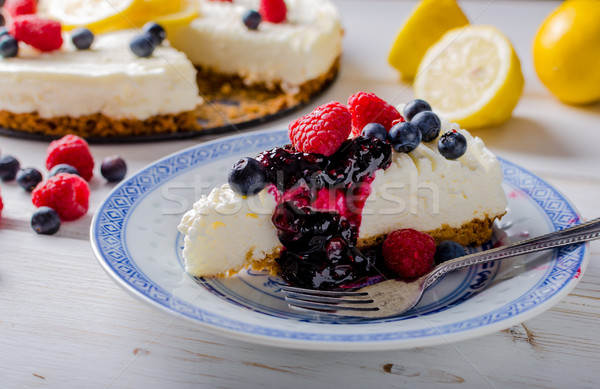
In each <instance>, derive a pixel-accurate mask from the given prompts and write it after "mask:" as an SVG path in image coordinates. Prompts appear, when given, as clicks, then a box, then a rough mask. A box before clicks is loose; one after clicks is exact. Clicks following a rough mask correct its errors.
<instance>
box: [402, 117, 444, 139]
mask: <svg viewBox="0 0 600 389" xmlns="http://www.w3.org/2000/svg"><path fill="white" fill-rule="evenodd" d="M410 122H411V123H412V124H414V125H415V126H417V127H419V130H421V135H422V139H423V141H424V142H431V141H432V140H434V139H435V138H437V137H438V135H439V134H440V130H441V128H442V121H441V120H440V118H439V117H438V115H436V114H435V113H433V112H431V111H422V112H419V113H418V114H416V115H415V116H414V117H413V118H412V120H411V121H410Z"/></svg>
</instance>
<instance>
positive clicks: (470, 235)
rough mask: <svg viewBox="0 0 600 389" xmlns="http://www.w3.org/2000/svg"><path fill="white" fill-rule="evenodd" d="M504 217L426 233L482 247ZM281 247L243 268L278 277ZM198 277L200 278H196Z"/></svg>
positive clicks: (364, 243)
mask: <svg viewBox="0 0 600 389" xmlns="http://www.w3.org/2000/svg"><path fill="white" fill-rule="evenodd" d="M502 216H504V213H503V214H502V215H498V216H493V217H490V216H487V217H485V218H484V219H473V220H471V221H470V222H468V223H465V224H463V225H462V226H460V227H450V226H448V225H447V224H443V225H442V226H441V227H440V228H437V229H435V230H433V231H426V233H427V234H429V235H431V236H432V237H433V239H435V241H436V244H437V243H440V242H442V241H444V240H453V241H455V242H457V243H459V244H461V245H463V246H468V245H482V244H483V243H485V242H487V241H488V240H490V239H491V238H492V233H493V230H492V226H493V224H494V221H495V220H496V219H500V218H502ZM385 237H386V235H385V234H382V235H378V236H374V237H369V238H367V239H361V240H360V241H359V242H358V248H363V249H364V248H368V247H373V246H377V245H378V244H380V243H382V242H383V241H384V240H385ZM281 249H282V246H279V247H277V248H276V249H275V250H274V251H273V252H272V253H270V254H268V255H266V256H265V257H264V258H262V259H258V260H257V259H253V258H252V250H250V251H248V252H247V253H246V263H247V265H246V266H245V267H244V268H251V269H253V270H256V271H263V270H264V271H266V272H268V273H269V274H270V275H273V276H274V275H278V274H279V273H280V272H281V268H280V266H279V264H278V263H277V261H276V259H277V258H278V257H279V254H280V252H281ZM237 272H238V271H234V270H229V271H227V272H223V273H220V274H217V275H214V276H211V277H215V278H222V277H230V276H232V275H234V274H236V273H237ZM198 277H200V276H198Z"/></svg>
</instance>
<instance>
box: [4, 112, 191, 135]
mask: <svg viewBox="0 0 600 389" xmlns="http://www.w3.org/2000/svg"><path fill="white" fill-rule="evenodd" d="M0 127H5V128H9V129H12V130H16V131H23V132H27V133H31V134H37V135H46V136H52V137H57V138H58V137H61V136H64V135H67V134H75V135H78V136H80V137H82V138H89V137H119V136H132V135H133V136H135V135H147V134H154V133H174V132H177V131H189V130H191V129H195V128H196V127H197V124H196V114H195V112H194V111H187V112H182V113H179V114H176V115H157V116H152V117H150V118H148V119H146V120H137V119H113V118H110V117H108V116H105V115H102V114H93V115H84V116H79V117H71V116H59V117H54V118H43V117H41V116H40V115H39V114H38V113H37V112H33V113H12V112H8V111H0Z"/></svg>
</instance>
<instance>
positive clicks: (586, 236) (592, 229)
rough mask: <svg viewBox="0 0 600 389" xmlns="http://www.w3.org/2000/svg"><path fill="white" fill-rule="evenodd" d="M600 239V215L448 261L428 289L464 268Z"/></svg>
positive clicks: (437, 270)
mask: <svg viewBox="0 0 600 389" xmlns="http://www.w3.org/2000/svg"><path fill="white" fill-rule="evenodd" d="M598 238H600V218H597V219H593V220H590V221H589V222H586V223H581V224H577V225H575V226H572V227H568V228H565V229H562V230H559V231H553V232H550V233H548V234H545V235H541V236H538V237H535V238H531V239H527V240H523V241H519V242H516V243H512V244H509V245H508V246H502V247H497V248H494V249H490V250H486V251H482V252H479V253H474V254H469V255H465V256H462V257H459V258H455V259H452V260H450V261H447V262H444V263H442V264H441V265H439V266H438V267H436V268H435V269H434V270H433V271H432V272H431V273H429V276H427V278H426V280H425V288H427V287H429V286H431V285H432V284H433V283H434V282H436V281H437V280H438V279H439V278H441V277H443V276H444V275H446V274H447V273H449V272H451V271H454V270H457V269H461V268H463V267H467V266H471V265H477V264H481V263H487V262H492V261H497V260H500V259H504V258H509V257H515V256H517V255H523V254H529V253H533V252H536V251H542V250H548V249H551V248H555V247H561V246H567V245H570V244H575V243H582V242H587V241H590V240H595V239H598Z"/></svg>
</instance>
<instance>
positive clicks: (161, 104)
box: [0, 30, 200, 120]
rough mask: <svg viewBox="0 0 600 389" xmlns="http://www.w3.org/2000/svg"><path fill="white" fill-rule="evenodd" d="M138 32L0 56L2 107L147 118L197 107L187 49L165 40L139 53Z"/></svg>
mask: <svg viewBox="0 0 600 389" xmlns="http://www.w3.org/2000/svg"><path fill="white" fill-rule="evenodd" d="M136 34H137V32H135V31H133V30H125V31H118V32H114V33H109V34H101V35H98V36H97V37H96V39H95V41H94V45H93V49H92V50H80V51H78V50H76V49H75V48H74V47H73V46H72V44H71V43H70V39H69V38H68V37H67V36H65V39H64V44H63V47H62V48H61V49H60V50H58V51H54V52H50V53H41V52H39V51H37V50H34V49H32V48H29V47H27V46H25V45H21V47H20V49H19V56H18V57H16V58H5V59H2V60H0V79H1V80H2V82H0V111H3V110H5V111H10V112H13V113H33V112H37V113H38V114H39V115H40V116H41V117H43V118H52V117H57V116H71V117H79V116H82V115H90V114H96V113H101V114H104V115H106V116H109V117H111V118H114V119H139V120H143V119H147V118H149V117H151V116H154V115H163V114H177V113H181V112H185V111H191V110H193V109H195V107H196V106H197V105H198V104H199V103H200V97H199V96H198V86H197V85H196V78H195V77H196V70H195V69H194V67H193V66H192V64H191V63H190V62H189V60H188V59H187V58H186V56H185V54H183V53H181V52H179V51H177V50H175V49H173V48H172V47H170V46H169V44H168V43H166V42H165V43H164V44H163V45H162V46H160V47H158V48H157V49H156V51H155V52H154V55H153V56H152V57H149V58H138V57H136V56H135V55H134V54H133V53H132V52H131V50H130V49H129V42H130V40H131V39H132V38H133V37H134V36H135V35H136Z"/></svg>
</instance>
